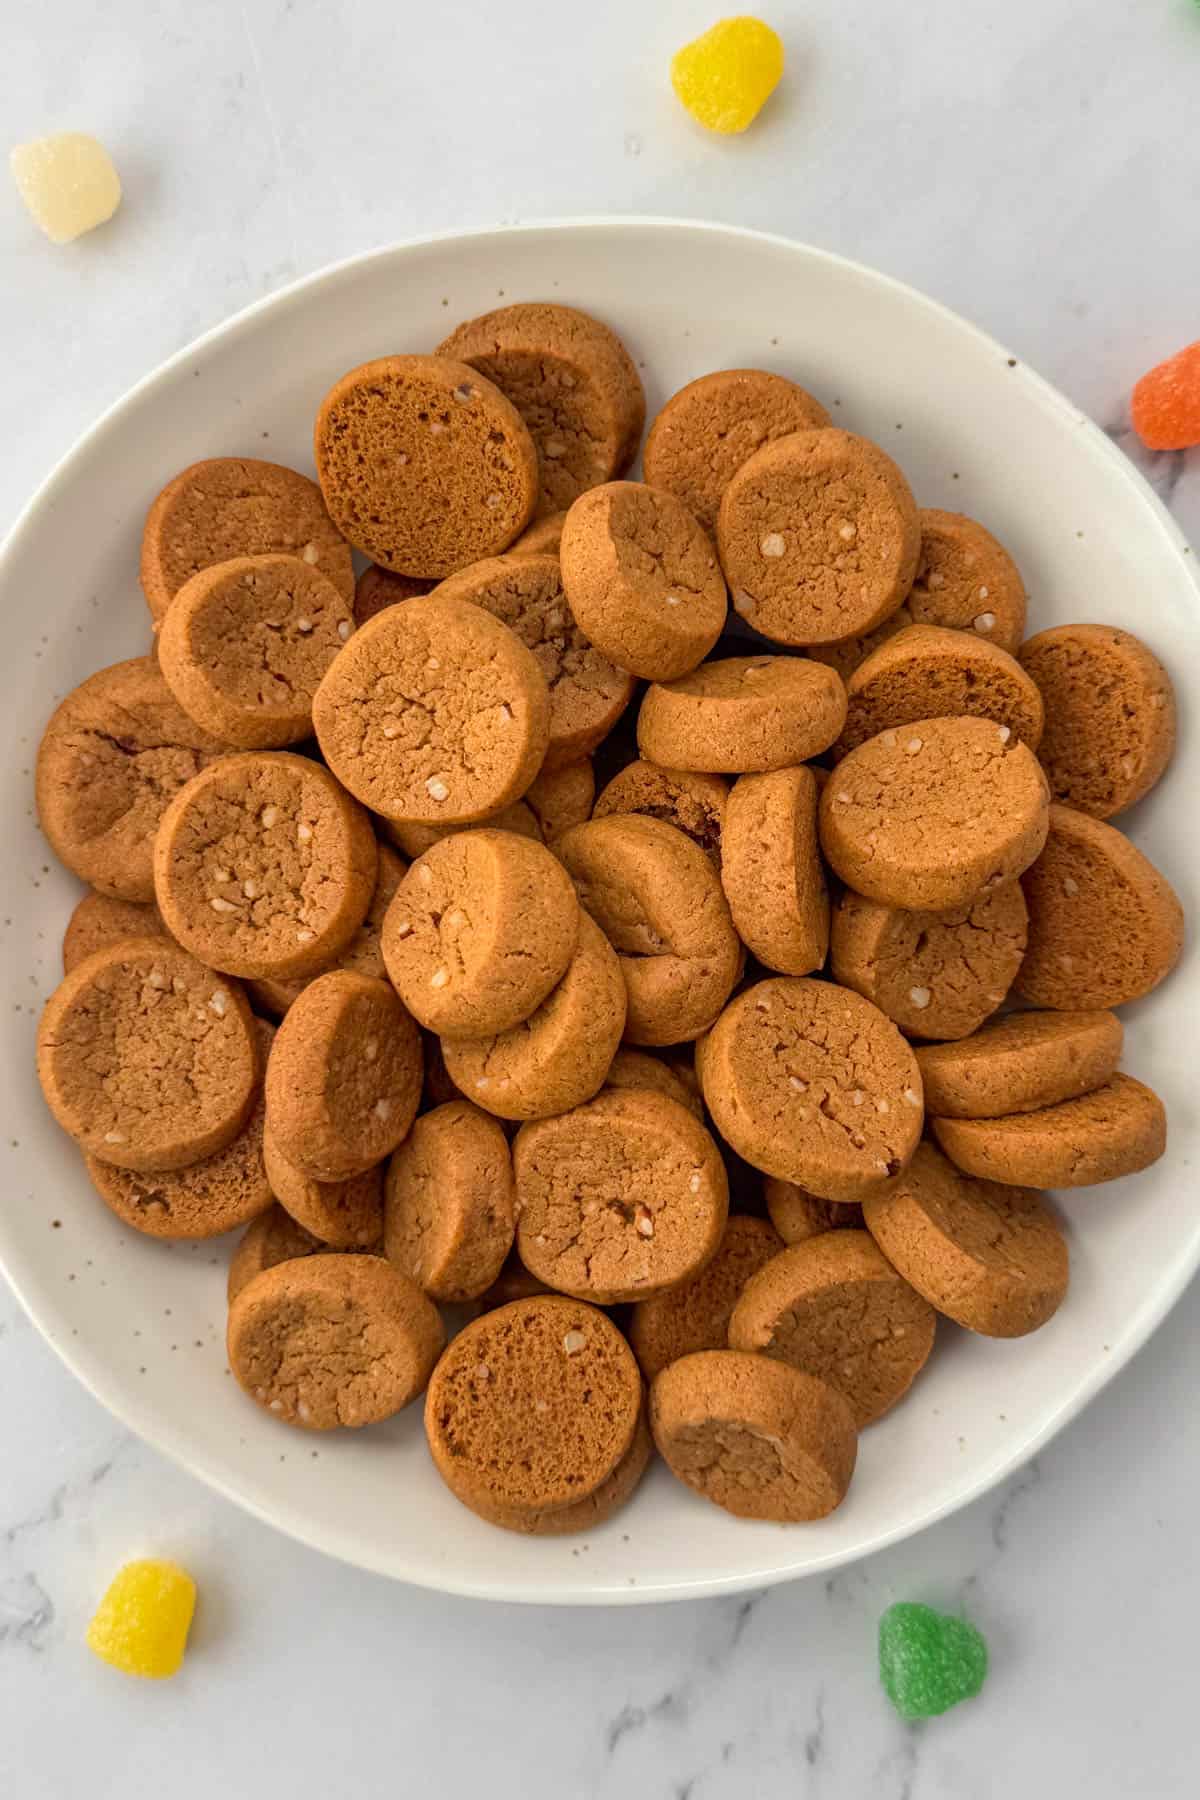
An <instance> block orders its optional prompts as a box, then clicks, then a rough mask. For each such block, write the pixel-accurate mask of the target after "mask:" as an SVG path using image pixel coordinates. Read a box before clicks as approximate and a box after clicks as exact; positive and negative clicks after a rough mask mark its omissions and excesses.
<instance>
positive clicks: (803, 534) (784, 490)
mask: <svg viewBox="0 0 1200 1800" xmlns="http://www.w3.org/2000/svg"><path fill="white" fill-rule="evenodd" d="M717 544H718V547H719V549H720V553H721V567H722V568H723V569H724V571H725V579H726V581H727V582H728V583H729V588H730V591H731V593H732V595H733V604H734V607H735V609H736V610H737V611H738V612H739V613H740V614H741V615H742V617H743V618H744V619H746V620H748V622H749V623H750V624H751V625H753V626H754V628H755V630H756V631H761V632H762V634H763V636H764V637H769V638H773V639H774V640H775V641H776V642H777V643H781V644H833V643H836V642H837V641H838V640H839V639H840V638H848V637H859V636H861V635H862V634H863V633H864V632H867V631H872V630H874V628H875V626H877V625H882V624H883V621H884V620H885V619H886V618H887V617H888V616H889V615H890V614H891V613H894V612H895V611H896V608H897V607H898V606H901V605H903V603H904V599H905V596H906V595H907V593H908V590H909V588H910V587H911V585H912V579H913V575H914V574H915V572H916V568H917V557H918V554H919V552H920V548H921V528H920V524H919V521H918V515H917V506H916V502H915V500H914V499H913V497H912V493H911V490H910V489H909V485H908V483H907V481H906V480H905V479H904V476H903V474H902V473H901V471H900V470H899V469H898V468H897V466H896V464H895V463H894V462H893V461H892V459H891V457H890V456H888V455H887V454H886V452H885V451H883V450H881V449H880V448H879V446H878V445H877V444H872V443H871V442H870V441H869V440H868V439H867V438H862V437H855V436H854V435H853V433H852V432H849V431H838V430H834V429H832V428H831V429H827V430H817V431H798V432H794V433H793V434H792V436H790V437H785V438H779V439H777V440H776V441H775V442H774V443H769V444H765V445H764V446H763V448H762V449H761V450H758V451H756V452H755V454H754V455H753V456H752V457H750V458H749V460H748V461H747V462H744V463H743V464H742V466H741V468H740V469H739V470H738V471H737V473H736V474H735V475H734V476H733V478H732V480H731V481H730V482H729V485H728V486H727V487H726V489H725V493H724V495H723V497H722V500H721V508H720V512H719V514H718V517H717Z"/></svg>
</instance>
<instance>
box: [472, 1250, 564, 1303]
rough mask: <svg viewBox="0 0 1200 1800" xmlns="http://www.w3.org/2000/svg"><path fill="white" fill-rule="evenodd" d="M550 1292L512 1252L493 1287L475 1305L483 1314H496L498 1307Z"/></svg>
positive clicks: (513, 1251) (481, 1295) (479, 1297)
mask: <svg viewBox="0 0 1200 1800" xmlns="http://www.w3.org/2000/svg"><path fill="white" fill-rule="evenodd" d="M550 1292H551V1289H550V1288H548V1287H547V1286H546V1284H545V1282H544V1281H539V1280H538V1278H537V1276H536V1275H531V1274H530V1273H529V1270H528V1269H527V1268H526V1267H525V1264H524V1263H523V1262H522V1261H521V1259H520V1257H519V1256H518V1255H517V1253H516V1251H515V1250H512V1251H510V1252H509V1255H508V1257H507V1259H506V1261H505V1264H504V1267H503V1268H502V1269H501V1271H500V1273H499V1274H498V1275H497V1277H496V1279H495V1281H493V1283H492V1285H491V1287H490V1288H487V1289H485V1291H484V1292H483V1293H482V1294H480V1295H479V1296H478V1297H477V1299H476V1301H475V1305H476V1306H477V1307H478V1308H479V1311H480V1312H481V1313H483V1312H494V1311H495V1310H496V1308H497V1307H498V1306H509V1305H511V1303H512V1302H513V1301H514V1300H532V1299H533V1298H534V1296H535V1295H537V1294H548V1293H550Z"/></svg>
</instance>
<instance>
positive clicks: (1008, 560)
mask: <svg viewBox="0 0 1200 1800" xmlns="http://www.w3.org/2000/svg"><path fill="white" fill-rule="evenodd" d="M919 519H920V525H921V555H920V559H919V561H918V564H917V572H916V576H915V578H914V580H913V585H912V588H911V589H910V591H909V595H908V600H907V602H906V604H907V606H908V610H909V612H910V613H911V614H912V618H913V623H914V624H917V625H947V626H950V627H951V628H952V629H953V630H956V631H973V632H975V633H976V635H977V636H979V637H982V638H986V639H987V640H988V642H989V643H992V644H996V645H998V646H999V648H1000V649H1001V650H1007V651H1008V653H1009V655H1010V656H1015V655H1016V654H1017V646H1018V645H1019V644H1020V642H1021V639H1022V638H1023V637H1024V636H1025V586H1024V583H1023V582H1022V580H1021V574H1020V570H1019V569H1018V568H1017V565H1016V563H1014V561H1013V559H1012V557H1011V556H1010V555H1009V554H1008V551H1007V550H1006V549H1005V548H1004V546H1003V544H1001V543H999V542H998V541H997V539H996V538H994V537H993V536H992V534H991V532H990V531H986V530H985V529H984V527H983V526H982V525H980V524H979V523H978V521H977V520H975V519H968V518H967V516H966V514H965V513H953V512H942V511H940V510H939V509H938V508H937V507H928V506H927V507H923V508H922V510H921V512H920V514H919Z"/></svg>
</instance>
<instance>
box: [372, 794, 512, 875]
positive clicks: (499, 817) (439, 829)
mask: <svg viewBox="0 0 1200 1800" xmlns="http://www.w3.org/2000/svg"><path fill="white" fill-rule="evenodd" d="M378 824H379V828H380V830H381V831H382V832H383V833H384V835H385V837H387V838H388V840H389V841H390V842H391V843H393V844H396V845H397V846H398V847H399V848H400V849H401V850H403V852H404V854H405V855H406V856H408V857H411V858H412V859H413V860H414V861H415V860H416V858H417V857H418V856H424V854H425V852H426V851H427V850H432V849H433V846H434V845H435V844H440V843H441V841H442V839H443V838H448V837H454V836H455V835H456V834H457V833H458V832H460V831H513V832H515V833H516V835H517V836H518V837H523V838H531V839H532V840H533V842H534V843H535V844H540V843H541V841H542V828H541V826H540V825H539V823H538V819H537V814H536V813H535V812H534V810H533V808H532V807H531V806H529V805H528V804H527V803H526V802H525V801H524V800H514V801H513V804H512V805H511V806H506V807H505V808H504V810H503V811H502V812H498V813H489V815H488V817H487V818H486V819H472V820H471V822H470V823H469V824H467V825H411V824H407V823H406V822H405V821H404V820H403V819H383V818H381V819H379V821H378Z"/></svg>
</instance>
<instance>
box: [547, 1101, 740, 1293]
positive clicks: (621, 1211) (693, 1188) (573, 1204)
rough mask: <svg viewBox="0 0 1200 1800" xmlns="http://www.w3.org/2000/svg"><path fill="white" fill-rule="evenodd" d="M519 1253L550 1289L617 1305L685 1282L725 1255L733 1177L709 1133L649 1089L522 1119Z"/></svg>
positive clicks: (677, 1107) (682, 1107)
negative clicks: (554, 1115) (718, 1254)
mask: <svg viewBox="0 0 1200 1800" xmlns="http://www.w3.org/2000/svg"><path fill="white" fill-rule="evenodd" d="M513 1175H514V1178H515V1181H516V1196H517V1250H518V1253H519V1255H520V1258H521V1261H522V1262H523V1263H524V1264H525V1267H526V1268H527V1269H528V1270H529V1271H530V1272H531V1274H534V1275H537V1276H539V1277H540V1278H541V1280H543V1281H544V1282H545V1283H546V1284H547V1286H548V1287H553V1288H556V1289H557V1290H558V1291H559V1292H561V1293H565V1294H573V1295H574V1296H575V1297H576V1299H579V1300H593V1301H595V1302H596V1303H597V1305H600V1306H610V1305H614V1304H616V1303H617V1302H618V1301H622V1300H641V1299H644V1298H646V1297H647V1296H648V1295H650V1294H658V1293H662V1292H663V1290H664V1289H666V1288H671V1287H675V1286H676V1285H677V1284H678V1283H679V1282H681V1281H686V1280H688V1279H689V1278H690V1277H691V1276H693V1275H695V1274H698V1273H699V1271H700V1270H701V1269H702V1268H703V1267H704V1266H705V1264H706V1263H708V1262H709V1261H710V1260H711V1258H712V1257H713V1256H714V1255H715V1254H716V1250H717V1246H718V1245H719V1244H720V1242H721V1234H722V1232H723V1231H724V1229H725V1220H726V1218H727V1217H728V1212H729V1183H728V1180H727V1178H726V1175H725V1165H724V1163H723V1162H722V1161H721V1155H720V1152H719V1151H718V1149H717V1146H716V1144H715V1143H714V1142H713V1139H712V1137H711V1136H710V1134H709V1133H708V1132H707V1131H706V1130H705V1129H704V1127H703V1125H701V1124H700V1123H699V1122H698V1121H697V1119H696V1118H695V1117H694V1115H693V1114H692V1113H690V1112H689V1111H688V1110H687V1108H686V1107H684V1106H680V1105H679V1103H678V1102H677V1101H675V1100H668V1099H667V1097H666V1095H665V1094H655V1093H650V1092H649V1091H647V1090H642V1091H632V1090H627V1091H625V1092H623V1093H622V1092H613V1091H610V1092H607V1093H602V1094H600V1095H598V1096H597V1098H596V1099H595V1100H592V1101H591V1102H589V1103H588V1104H587V1105H585V1106H577V1107H575V1108H574V1109H573V1110H572V1111H571V1112H568V1113H564V1114H563V1115H562V1116H561V1117H560V1118H556V1119H539V1120H537V1121H536V1122H535V1123H533V1124H530V1125H522V1127H521V1129H520V1131H518V1133H517V1136H516V1142H515V1143H514V1145H513Z"/></svg>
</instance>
